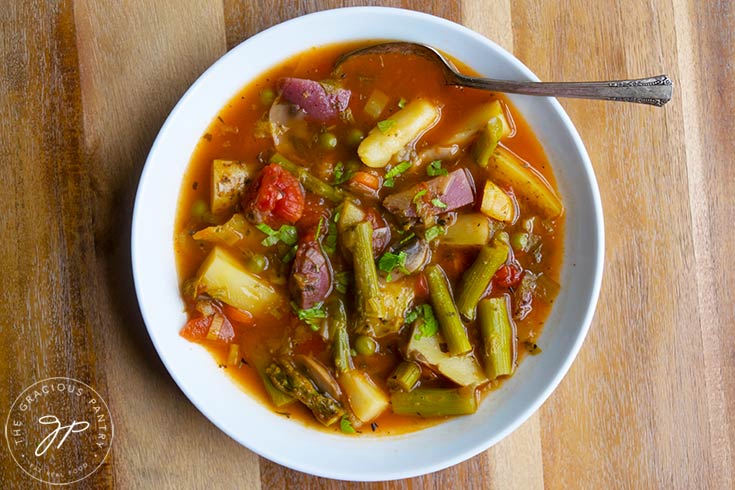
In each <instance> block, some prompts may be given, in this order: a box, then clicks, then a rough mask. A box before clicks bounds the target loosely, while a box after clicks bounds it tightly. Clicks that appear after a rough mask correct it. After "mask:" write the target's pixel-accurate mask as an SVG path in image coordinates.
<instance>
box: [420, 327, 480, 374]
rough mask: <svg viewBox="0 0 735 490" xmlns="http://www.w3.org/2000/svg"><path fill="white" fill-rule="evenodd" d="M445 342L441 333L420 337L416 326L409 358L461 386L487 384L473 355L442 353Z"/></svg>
mask: <svg viewBox="0 0 735 490" xmlns="http://www.w3.org/2000/svg"><path fill="white" fill-rule="evenodd" d="M443 342H444V339H443V338H442V336H441V333H439V332H437V333H436V334H435V335H432V336H430V337H425V336H423V335H419V329H418V326H416V327H414V329H413V332H412V333H411V340H410V342H409V343H408V351H407V354H408V357H409V358H410V359H414V360H416V361H418V362H420V363H422V364H426V365H427V366H429V367H430V368H432V369H434V370H435V371H437V372H439V373H440V374H443V375H444V376H446V377H447V378H449V379H450V380H451V381H454V382H455V383H457V384H458V385H461V386H469V385H473V384H482V383H485V382H487V377H486V376H485V374H484V373H483V372H482V368H481V367H480V364H479V363H478V362H477V359H475V358H474V356H473V355H472V353H469V354H463V355H458V356H452V355H450V354H449V353H447V352H442V349H441V344H442V343H443Z"/></svg>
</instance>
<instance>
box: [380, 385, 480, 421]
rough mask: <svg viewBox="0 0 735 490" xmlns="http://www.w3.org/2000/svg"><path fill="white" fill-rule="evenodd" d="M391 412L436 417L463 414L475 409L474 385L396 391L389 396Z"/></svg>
mask: <svg viewBox="0 0 735 490" xmlns="http://www.w3.org/2000/svg"><path fill="white" fill-rule="evenodd" d="M390 400H391V404H392V405H393V412H394V413H397V414H399V415H418V416H420V417H436V416H442V415H465V414H470V413H475V412H476V411H477V397H476V396H475V389H474V387H468V388H416V389H415V390H413V391H410V392H406V391H397V392H395V393H393V394H392V395H391V397H390Z"/></svg>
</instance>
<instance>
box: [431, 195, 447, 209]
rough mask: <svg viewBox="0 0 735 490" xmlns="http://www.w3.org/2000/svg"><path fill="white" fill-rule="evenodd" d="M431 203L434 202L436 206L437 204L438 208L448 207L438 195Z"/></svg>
mask: <svg viewBox="0 0 735 490" xmlns="http://www.w3.org/2000/svg"><path fill="white" fill-rule="evenodd" d="M431 204H433V205H434V206H436V207H437V208H440V209H446V208H447V205H446V204H445V203H444V202H443V201H442V200H441V199H439V198H438V197H435V198H434V199H432V200H431Z"/></svg>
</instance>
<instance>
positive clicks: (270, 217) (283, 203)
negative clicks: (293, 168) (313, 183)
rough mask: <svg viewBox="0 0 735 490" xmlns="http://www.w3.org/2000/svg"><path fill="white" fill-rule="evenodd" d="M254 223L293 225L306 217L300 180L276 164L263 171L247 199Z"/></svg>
mask: <svg viewBox="0 0 735 490" xmlns="http://www.w3.org/2000/svg"><path fill="white" fill-rule="evenodd" d="M242 204H243V208H244V209H245V210H246V212H247V215H248V217H249V218H251V219H252V220H254V221H256V222H258V223H262V222H266V223H268V224H276V223H278V222H286V223H290V224H293V223H295V222H297V221H298V220H299V218H301V215H302V214H304V189H303V188H302V187H301V183H300V182H299V180H298V179H297V178H296V177H294V176H293V175H292V174H291V173H289V172H288V171H287V170H285V169H284V168H283V167H281V166H280V165H278V164H276V163H271V164H270V165H268V166H266V167H265V168H263V170H262V171H261V172H260V175H259V176H258V178H257V180H255V182H253V183H252V184H251V186H250V189H249V191H248V192H247V193H246V195H245V198H244V199H243V203H242Z"/></svg>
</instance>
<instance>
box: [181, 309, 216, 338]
mask: <svg viewBox="0 0 735 490" xmlns="http://www.w3.org/2000/svg"><path fill="white" fill-rule="evenodd" d="M212 316H213V315H209V316H200V317H197V318H192V319H191V320H189V321H188V322H186V325H184V328H182V329H181V332H179V335H181V336H182V337H184V338H185V339H186V340H189V341H191V342H200V341H202V340H204V339H206V338H207V332H209V326H210V325H211V324H212Z"/></svg>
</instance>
